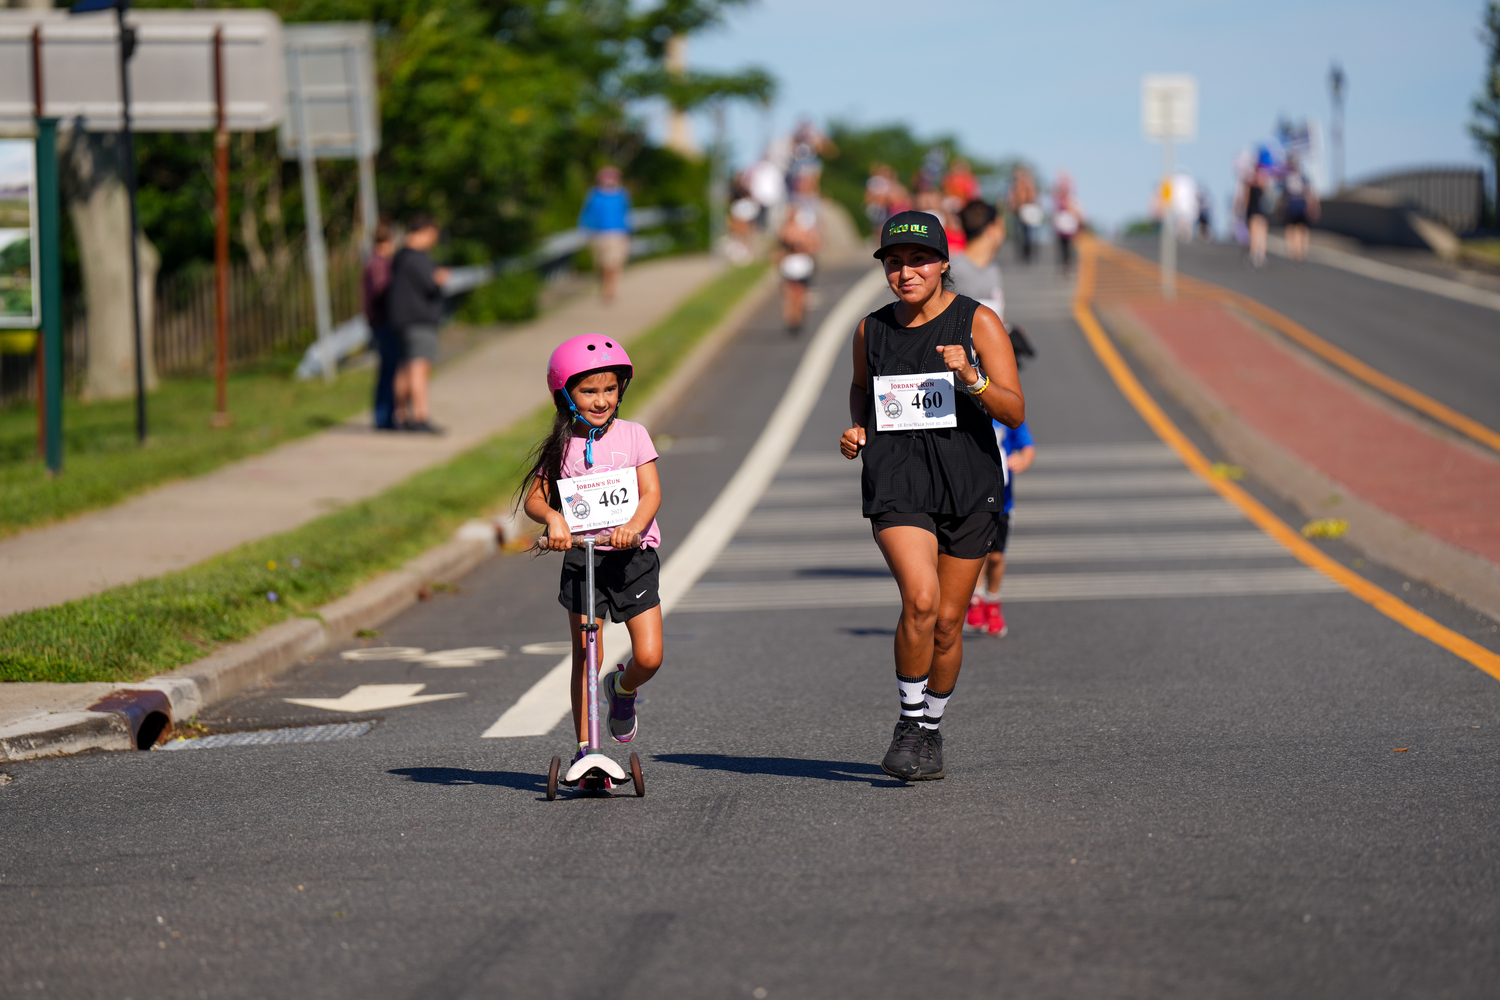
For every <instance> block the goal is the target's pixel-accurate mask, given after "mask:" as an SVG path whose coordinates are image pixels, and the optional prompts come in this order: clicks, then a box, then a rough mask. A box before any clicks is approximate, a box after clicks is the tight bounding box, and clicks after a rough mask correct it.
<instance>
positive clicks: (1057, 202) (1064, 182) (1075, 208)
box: [1052, 170, 1083, 274]
mask: <svg viewBox="0 0 1500 1000" xmlns="http://www.w3.org/2000/svg"><path fill="white" fill-rule="evenodd" d="M1082 228H1083V207H1082V206H1081V205H1079V203H1078V196H1077V195H1076V194H1074V193H1073V177H1072V175H1071V174H1069V173H1068V172H1067V171H1066V170H1059V171H1058V172H1057V182H1056V183H1055V184H1053V185H1052V232H1053V234H1054V235H1055V236H1056V237H1057V263H1058V265H1059V266H1060V267H1061V268H1062V272H1063V274H1068V273H1070V272H1071V271H1072V270H1073V237H1075V236H1077V235H1078V230H1080V229H1082Z"/></svg>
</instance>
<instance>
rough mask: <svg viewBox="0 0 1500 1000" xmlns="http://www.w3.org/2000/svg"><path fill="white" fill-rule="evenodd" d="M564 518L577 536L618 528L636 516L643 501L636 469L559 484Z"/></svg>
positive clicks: (564, 480) (568, 480) (602, 473)
mask: <svg viewBox="0 0 1500 1000" xmlns="http://www.w3.org/2000/svg"><path fill="white" fill-rule="evenodd" d="M557 495H558V496H559V497H561V498H562V515H563V518H564V520H566V521H567V522H568V530H569V531H570V532H572V533H573V534H575V535H578V534H583V533H585V532H590V531H599V530H600V529H602V528H616V527H619V526H620V525H622V524H624V523H625V522H626V521H628V520H630V519H631V518H632V517H635V509H636V507H637V506H638V505H639V504H640V502H641V494H640V489H639V488H638V487H637V485H636V475H635V469H633V468H630V469H616V470H615V471H613V472H599V473H595V474H593V475H589V476H574V477H573V478H572V479H559V480H558V481H557Z"/></svg>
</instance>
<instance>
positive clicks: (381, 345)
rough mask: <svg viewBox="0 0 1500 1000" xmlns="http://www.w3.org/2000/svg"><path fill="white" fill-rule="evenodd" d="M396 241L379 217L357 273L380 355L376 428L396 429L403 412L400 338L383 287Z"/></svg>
mask: <svg viewBox="0 0 1500 1000" xmlns="http://www.w3.org/2000/svg"><path fill="white" fill-rule="evenodd" d="M395 254H396V241H395V240H394V239H392V238H391V224H390V223H389V222H388V221H387V220H385V219H381V220H380V221H379V222H378V223H377V224H376V226H375V240H374V246H373V247H371V249H370V259H369V260H367V261H365V269H364V273H363V274H362V275H361V276H360V283H359V291H360V299H361V301H362V303H363V305H364V314H365V322H367V323H369V324H370V339H371V341H373V342H374V344H375V349H376V351H377V352H378V354H379V356H380V373H379V375H377V376H376V378H375V410H374V412H375V429H376V430H378V431H394V430H398V429H399V428H400V426H401V424H404V423H405V422H406V414H404V413H401V414H398V413H397V412H396V371H397V369H399V368H400V367H401V360H402V352H401V341H400V340H399V339H398V338H397V337H396V331H395V330H394V329H392V327H391V324H390V322H389V321H388V320H387V318H386V308H385V291H386V288H387V287H389V285H390V283H391V258H392V257H394V256H395Z"/></svg>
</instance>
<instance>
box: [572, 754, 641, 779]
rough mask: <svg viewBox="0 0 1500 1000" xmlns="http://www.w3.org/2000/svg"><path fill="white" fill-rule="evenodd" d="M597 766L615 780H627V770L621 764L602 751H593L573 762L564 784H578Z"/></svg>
mask: <svg viewBox="0 0 1500 1000" xmlns="http://www.w3.org/2000/svg"><path fill="white" fill-rule="evenodd" d="M596 768H597V769H598V770H600V771H603V772H604V773H605V774H607V775H609V777H610V779H611V780H613V781H616V782H623V781H625V777H626V776H625V771H624V770H623V769H622V768H621V767H620V765H619V764H616V763H615V762H614V761H613V760H612V759H611V758H609V757H606V756H604V754H602V753H591V754H587V755H585V756H583V757H579V758H578V760H577V761H575V762H574V763H573V766H572V767H570V768H568V773H567V774H565V775H564V776H563V779H562V781H563V784H565V785H576V784H578V782H580V781H582V780H583V776H584V775H586V774H588V773H589V772H590V771H592V770H594V769H596Z"/></svg>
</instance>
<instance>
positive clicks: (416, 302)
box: [385, 212, 448, 434]
mask: <svg viewBox="0 0 1500 1000" xmlns="http://www.w3.org/2000/svg"><path fill="white" fill-rule="evenodd" d="M437 241H438V227H437V223H436V222H434V221H433V219H432V216H430V215H428V214H427V213H426V212H418V213H416V214H415V215H413V216H412V217H411V220H410V221H409V223H408V225H407V231H406V242H405V245H404V246H403V247H402V248H401V249H400V250H399V251H397V252H396V256H395V258H394V259H393V260H392V261H391V281H390V284H389V285H388V286H387V287H386V292H385V308H386V320H387V322H389V323H390V324H391V326H392V327H394V328H395V330H396V333H397V335H398V336H399V337H400V340H401V350H402V358H403V360H402V364H401V368H400V370H399V371H398V372H397V374H396V407H397V408H398V409H404V410H405V411H406V412H407V419H406V422H405V423H404V424H402V425H401V429H402V430H408V431H418V432H420V433H425V434H441V433H442V431H441V430H440V429H439V428H437V427H435V426H434V425H433V424H432V421H431V420H430V415H429V413H428V406H427V402H428V400H427V385H428V380H429V378H430V377H431V374H432V365H433V362H435V361H436V360H437V354H438V324H439V323H440V322H442V318H443V286H444V285H446V284H447V283H448V269H447V268H446V267H438V266H437V265H436V264H434V263H433V260H432V256H431V254H429V253H428V251H430V250H431V249H432V248H433V247H434V246H436V245H437Z"/></svg>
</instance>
